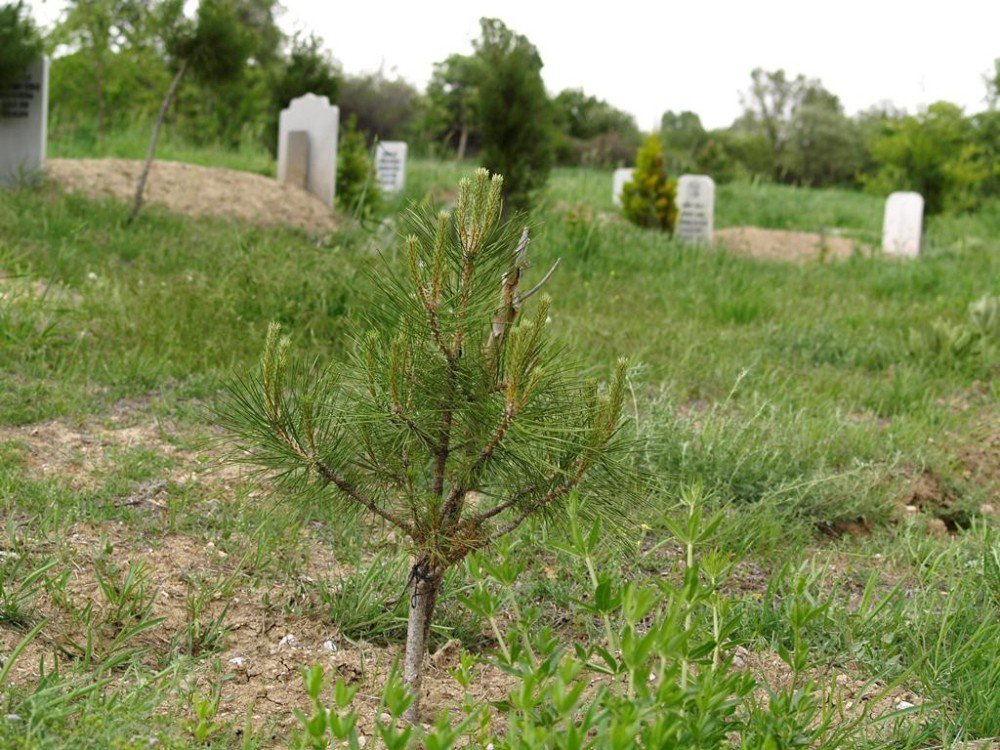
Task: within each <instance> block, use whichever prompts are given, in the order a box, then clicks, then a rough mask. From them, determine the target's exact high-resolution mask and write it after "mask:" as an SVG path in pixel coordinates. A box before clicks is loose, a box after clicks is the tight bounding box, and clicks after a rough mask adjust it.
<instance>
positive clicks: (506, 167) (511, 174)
mask: <svg viewBox="0 0 1000 750" xmlns="http://www.w3.org/2000/svg"><path fill="white" fill-rule="evenodd" d="M479 23H480V37H479V39H478V40H477V41H476V42H475V43H474V45H473V46H474V48H475V51H476V56H477V57H478V58H479V61H480V66H481V67H480V73H481V78H480V83H479V97H478V112H477V119H478V122H479V132H480V134H481V136H482V145H483V151H482V155H481V162H482V164H483V166H485V167H486V168H487V169H489V170H490V171H491V172H494V173H498V174H502V175H503V176H504V200H505V201H506V202H507V203H508V204H509V206H510V207H511V208H513V209H515V210H523V209H527V208H528V207H529V206H530V204H531V199H532V196H533V194H534V192H535V191H536V190H538V189H539V188H541V187H542V186H543V185H544V184H545V181H546V180H547V179H548V176H549V170H550V169H551V168H552V162H553V157H554V151H553V127H552V106H551V103H550V102H549V97H548V94H547V93H546V91H545V83H544V82H543V81H542V58H541V57H540V56H539V54H538V50H537V49H535V46H534V45H533V44H532V43H531V42H529V41H528V39H527V38H526V37H524V36H522V35H520V34H515V33H514V32H513V31H511V30H510V29H508V28H507V27H506V26H505V25H504V24H503V22H502V21H500V20H498V19H495V18H484V19H482V20H481V21H480V22H479Z"/></svg>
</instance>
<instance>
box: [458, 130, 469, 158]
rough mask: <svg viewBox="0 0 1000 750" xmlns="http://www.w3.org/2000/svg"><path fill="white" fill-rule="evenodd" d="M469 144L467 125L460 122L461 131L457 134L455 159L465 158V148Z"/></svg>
mask: <svg viewBox="0 0 1000 750" xmlns="http://www.w3.org/2000/svg"><path fill="white" fill-rule="evenodd" d="M468 145H469V126H468V125H466V124H465V123H464V122H463V123H462V132H461V133H460V134H459V136H458V152H457V153H456V154H455V161H462V160H463V159H464V158H465V149H466V148H468Z"/></svg>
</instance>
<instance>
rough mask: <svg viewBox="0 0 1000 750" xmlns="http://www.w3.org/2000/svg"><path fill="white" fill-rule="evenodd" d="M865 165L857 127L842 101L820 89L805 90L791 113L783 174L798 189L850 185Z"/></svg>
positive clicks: (859, 131) (813, 87) (815, 87)
mask: <svg viewBox="0 0 1000 750" xmlns="http://www.w3.org/2000/svg"><path fill="white" fill-rule="evenodd" d="M863 162H864V144H863V141H862V134H861V129H860V127H859V126H858V124H857V123H856V122H855V121H853V120H851V119H850V118H849V117H847V115H845V114H844V108H843V106H842V105H841V104H840V99H839V98H838V97H836V96H834V95H833V94H831V93H830V92H829V91H827V90H826V89H824V88H822V87H821V86H818V85H817V86H812V87H808V88H806V89H805V90H804V91H803V93H802V96H801V98H800V100H799V101H798V102H797V103H796V105H795V109H794V111H793V113H792V120H791V122H790V123H789V129H788V144H787V148H786V151H785V154H784V160H783V165H782V166H783V173H784V179H785V181H786V182H791V183H794V184H797V185H811V186H820V185H850V184H854V182H855V178H856V176H857V173H858V172H859V170H860V169H861V167H862V165H863Z"/></svg>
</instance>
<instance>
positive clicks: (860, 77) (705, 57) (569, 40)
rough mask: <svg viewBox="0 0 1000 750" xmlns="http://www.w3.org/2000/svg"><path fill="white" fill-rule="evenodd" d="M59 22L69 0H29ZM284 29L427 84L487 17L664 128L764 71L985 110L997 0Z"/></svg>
mask: <svg viewBox="0 0 1000 750" xmlns="http://www.w3.org/2000/svg"><path fill="white" fill-rule="evenodd" d="M31 4H32V5H33V6H34V8H35V10H36V12H37V17H38V18H39V19H40V20H42V21H43V22H46V23H47V22H51V20H53V19H54V18H55V17H56V16H57V14H58V12H59V9H60V8H61V7H62V2H60V0H32V2H31ZM284 6H285V8H286V10H285V13H284V14H283V15H282V17H281V19H280V22H281V24H282V25H283V26H284V28H285V29H286V30H287V31H294V30H300V29H301V30H307V31H313V32H315V33H317V34H319V35H320V36H322V37H323V39H324V40H325V41H326V45H327V47H328V48H329V49H330V51H331V52H332V53H333V55H334V57H336V58H337V59H338V60H339V61H340V62H341V63H342V64H343V66H344V69H345V70H346V71H347V72H361V71H370V70H377V69H379V68H383V69H384V70H385V71H386V72H387V73H398V74H399V75H401V76H403V77H404V78H406V79H408V80H410V81H411V82H412V83H414V84H416V85H417V86H418V87H420V88H423V86H424V84H425V83H426V82H427V79H428V78H429V77H430V74H431V70H432V66H433V64H434V63H435V62H436V61H439V60H442V59H444V58H445V57H447V56H448V55H449V54H451V53H453V52H460V53H467V52H469V51H471V42H472V40H473V39H474V38H476V37H477V36H478V33H479V18H480V17H482V16H492V17H498V18H501V19H503V21H504V22H505V23H506V24H507V25H508V26H509V27H511V28H512V29H514V30H515V31H517V32H519V33H521V34H524V35H526V36H527V37H528V38H529V39H530V40H531V41H532V42H533V43H534V44H535V46H536V47H538V49H539V51H540V52H541V55H542V60H543V61H544V63H545V68H544V69H543V71H542V74H543V76H544V78H545V82H546V85H547V86H548V88H549V90H550V91H551V92H552V93H556V92H558V91H560V90H562V89H564V88H583V89H584V90H585V91H586V92H587V93H588V94H593V95H596V96H598V97H600V98H602V99H607V100H608V101H609V102H611V103H612V104H613V105H615V106H617V107H619V108H621V109H624V110H626V111H628V112H631V113H632V114H634V115H635V116H636V119H637V121H638V123H639V126H640V127H641V128H643V129H650V128H653V127H658V126H659V118H660V115H661V114H662V113H663V112H664V111H665V110H668V109H672V110H677V111H680V110H692V111H694V112H697V113H698V114H699V115H700V116H701V118H702V121H703V122H704V124H705V125H706V126H707V127H720V126H724V125H728V124H729V123H730V122H731V121H732V120H733V119H734V118H735V117H737V116H738V115H739V114H740V112H741V106H740V97H739V94H740V92H741V91H743V90H745V89H746V88H747V84H748V82H749V80H750V71H751V70H752V69H753V68H755V67H758V66H759V67H763V68H765V69H769V70H770V69H775V68H784V69H785V70H786V71H787V72H788V73H790V74H797V73H803V74H805V75H806V76H808V77H810V78H819V79H820V80H821V81H822V82H823V84H824V85H825V86H826V87H827V88H828V89H829V90H830V91H832V92H833V93H835V94H837V95H839V96H840V98H841V100H842V101H843V103H844V106H845V107H846V109H847V111H848V112H849V113H851V114H853V113H854V112H856V111H858V110H861V109H865V108H867V107H869V106H871V105H874V104H878V103H879V102H882V101H891V102H892V103H894V104H895V105H896V106H898V107H901V108H904V109H906V110H908V111H910V112H913V111H915V110H916V109H917V108H919V107H920V106H922V105H926V104H929V103H931V102H934V101H937V100H940V99H945V100H948V101H952V102H955V103H957V104H960V105H962V106H963V107H965V108H966V112H970V113H971V112H976V111H979V110H981V109H984V108H985V104H984V97H985V92H986V87H985V84H984V83H983V76H984V74H986V73H987V72H988V71H989V70H991V69H992V66H993V60H994V59H995V58H997V57H1000V0H949V1H947V2H934V3H930V2H925V1H924V0H867V1H859V0H840V2H831V1H830V0H825V1H824V2H815V1H814V2H809V0H797V1H794V0H750V1H748V2H739V1H737V2H730V1H727V2H719V1H716V2H712V1H711V0H700V1H699V0H688V1H687V2H676V0H675V1H673V2H671V1H669V0H660V1H659V2H639V1H638V0H610V1H609V0H602V1H601V2H589V3H582V2H559V3H555V2H546V0H503V1H502V2H492V1H484V2H474V1H472V0H464V1H463V0H410V1H409V2H400V1H398V0H347V1H346V2H316V0H284Z"/></svg>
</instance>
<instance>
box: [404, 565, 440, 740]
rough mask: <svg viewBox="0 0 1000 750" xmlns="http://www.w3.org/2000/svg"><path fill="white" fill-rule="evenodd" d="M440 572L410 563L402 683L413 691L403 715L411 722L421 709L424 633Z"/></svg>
mask: <svg viewBox="0 0 1000 750" xmlns="http://www.w3.org/2000/svg"><path fill="white" fill-rule="evenodd" d="M443 576H444V571H439V570H427V569H426V568H425V567H424V564H423V563H421V562H418V563H416V564H415V565H414V566H413V569H412V572H411V574H410V577H411V578H412V580H413V592H412V595H411V597H410V616H409V619H408V621H407V623H406V654H405V657H404V659H403V684H404V685H406V687H408V688H409V689H410V693H411V694H412V695H413V703H411V704H410V707H409V708H408V709H407V711H406V715H405V717H404V718H405V719H406V720H407V721H408V722H410V723H411V724H413V723H416V721H417V716H418V715H419V712H420V697H421V686H420V683H421V676H422V672H423V663H424V654H425V653H426V652H427V636H428V635H429V634H430V625H431V617H432V616H433V615H434V605H435V604H436V603H437V597H438V592H439V591H440V590H441V581H442V578H443Z"/></svg>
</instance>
